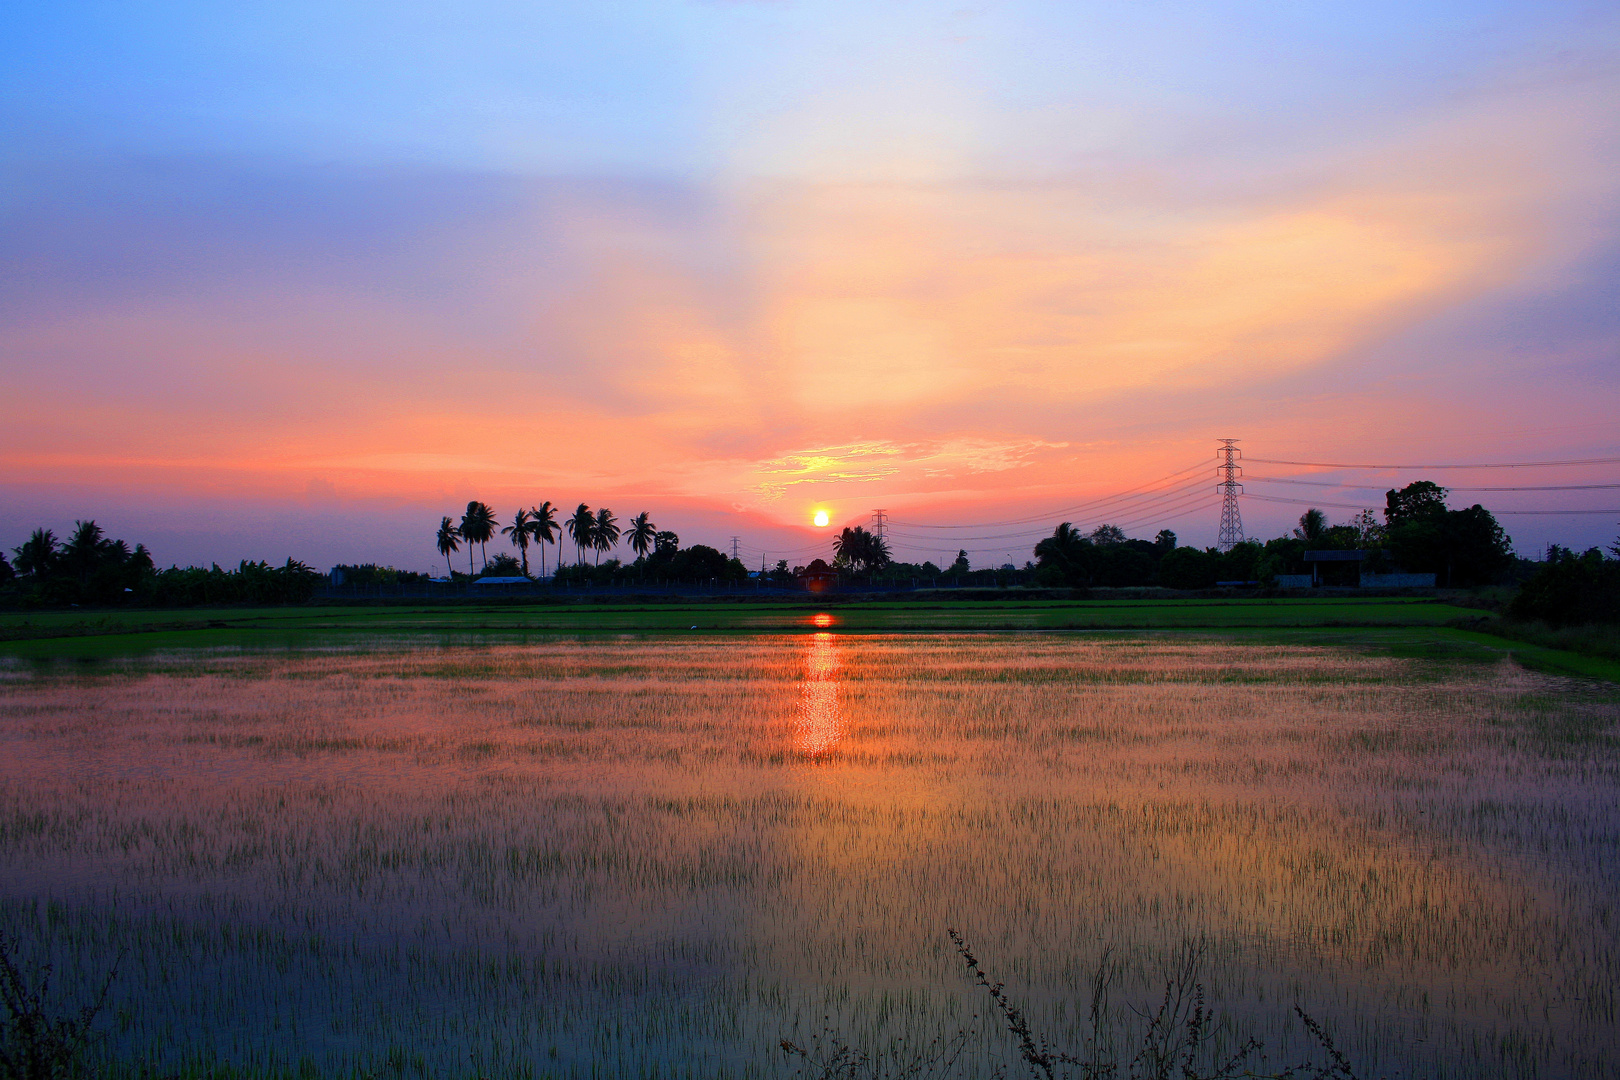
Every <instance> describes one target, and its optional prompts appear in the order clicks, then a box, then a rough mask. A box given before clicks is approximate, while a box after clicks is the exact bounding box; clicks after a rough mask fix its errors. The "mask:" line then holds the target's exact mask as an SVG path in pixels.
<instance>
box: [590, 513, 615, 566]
mask: <svg viewBox="0 0 1620 1080" xmlns="http://www.w3.org/2000/svg"><path fill="white" fill-rule="evenodd" d="M618 542H619V522H618V519H617V518H615V517H614V516H613V511H611V510H609V509H608V508H607V507H605V506H604V507H602V509H600V510H598V511H597V512H596V527H595V528H593V529H592V530H591V546H592V547H594V548H595V549H596V550H597V552H598V560H600V553H601V552H604V551H611V550H613V545H614V544H617V543H618Z"/></svg>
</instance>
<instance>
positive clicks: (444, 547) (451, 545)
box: [439, 516, 472, 578]
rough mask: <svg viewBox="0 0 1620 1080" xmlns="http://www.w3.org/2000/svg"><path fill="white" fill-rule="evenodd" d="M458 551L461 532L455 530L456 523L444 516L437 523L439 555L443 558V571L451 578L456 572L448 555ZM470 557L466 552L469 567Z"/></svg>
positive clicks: (469, 553)
mask: <svg viewBox="0 0 1620 1080" xmlns="http://www.w3.org/2000/svg"><path fill="white" fill-rule="evenodd" d="M460 550H461V532H460V530H458V529H457V528H456V523H455V522H453V521H451V520H450V518H449V517H448V516H446V517H445V519H444V520H443V521H441V522H439V554H440V555H443V556H444V569H445V571H446V572H447V573H448V574H449V575H450V576H451V577H452V578H454V577H455V576H456V571H455V568H454V567H452V566H451V565H450V553H451V552H453V551H460ZM471 555H472V553H471V552H468V565H469V566H470V565H471Z"/></svg>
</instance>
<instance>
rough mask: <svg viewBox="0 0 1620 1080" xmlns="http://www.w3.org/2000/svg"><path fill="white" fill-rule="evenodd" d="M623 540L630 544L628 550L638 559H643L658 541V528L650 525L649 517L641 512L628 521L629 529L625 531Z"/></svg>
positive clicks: (645, 512)
mask: <svg viewBox="0 0 1620 1080" xmlns="http://www.w3.org/2000/svg"><path fill="white" fill-rule="evenodd" d="M624 536H625V539H626V540H628V541H629V542H630V550H631V551H633V552H635V553H636V555H637V557H638V558H642V559H645V558H646V557H647V552H649V551H651V550H652V548H653V545H654V544H655V543H656V542H657V540H658V526H656V525H654V524H653V523H652V518H651V516H650V515H649V514H648V513H647V511H645V510H643V511H642V512H641V513H639V514H637V515H636V516H635V517H633V518H631V519H630V528H629V529H628V530H626V532H625V534H624Z"/></svg>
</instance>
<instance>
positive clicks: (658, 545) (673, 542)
mask: <svg viewBox="0 0 1620 1080" xmlns="http://www.w3.org/2000/svg"><path fill="white" fill-rule="evenodd" d="M679 550H681V538H680V537H679V536H678V535H676V534H675V533H673V532H671V531H670V530H668V529H663V530H661V531H660V532H659V533H658V535H656V536H654V537H653V554H655V555H656V554H657V553H658V552H660V551H679Z"/></svg>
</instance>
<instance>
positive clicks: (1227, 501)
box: [1215, 439, 1243, 551]
mask: <svg viewBox="0 0 1620 1080" xmlns="http://www.w3.org/2000/svg"><path fill="white" fill-rule="evenodd" d="M1237 442H1238V440H1236V439H1222V440H1221V443H1222V444H1223V445H1222V446H1221V448H1220V449H1219V450H1217V451H1215V457H1216V458H1217V459H1218V460H1219V461H1220V464H1219V465H1217V466H1215V472H1216V473H1217V474H1219V475H1220V476H1221V477H1222V479H1221V482H1220V483H1219V484H1216V485H1215V490H1216V491H1219V492H1220V493H1221V535H1220V538H1219V539H1218V540H1216V541H1215V546H1216V547H1218V548H1220V549H1221V550H1222V551H1231V550H1232V549H1233V548H1234V547H1236V546H1237V545H1239V544H1241V543H1243V512H1242V511H1241V510H1239V509H1238V496H1239V495H1241V494H1243V485H1242V484H1240V483H1238V482H1237V478H1238V477H1240V476H1242V475H1243V468H1242V466H1240V465H1238V459H1239V458H1241V457H1242V456H1243V451H1241V450H1239V449H1238V448H1237Z"/></svg>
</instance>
